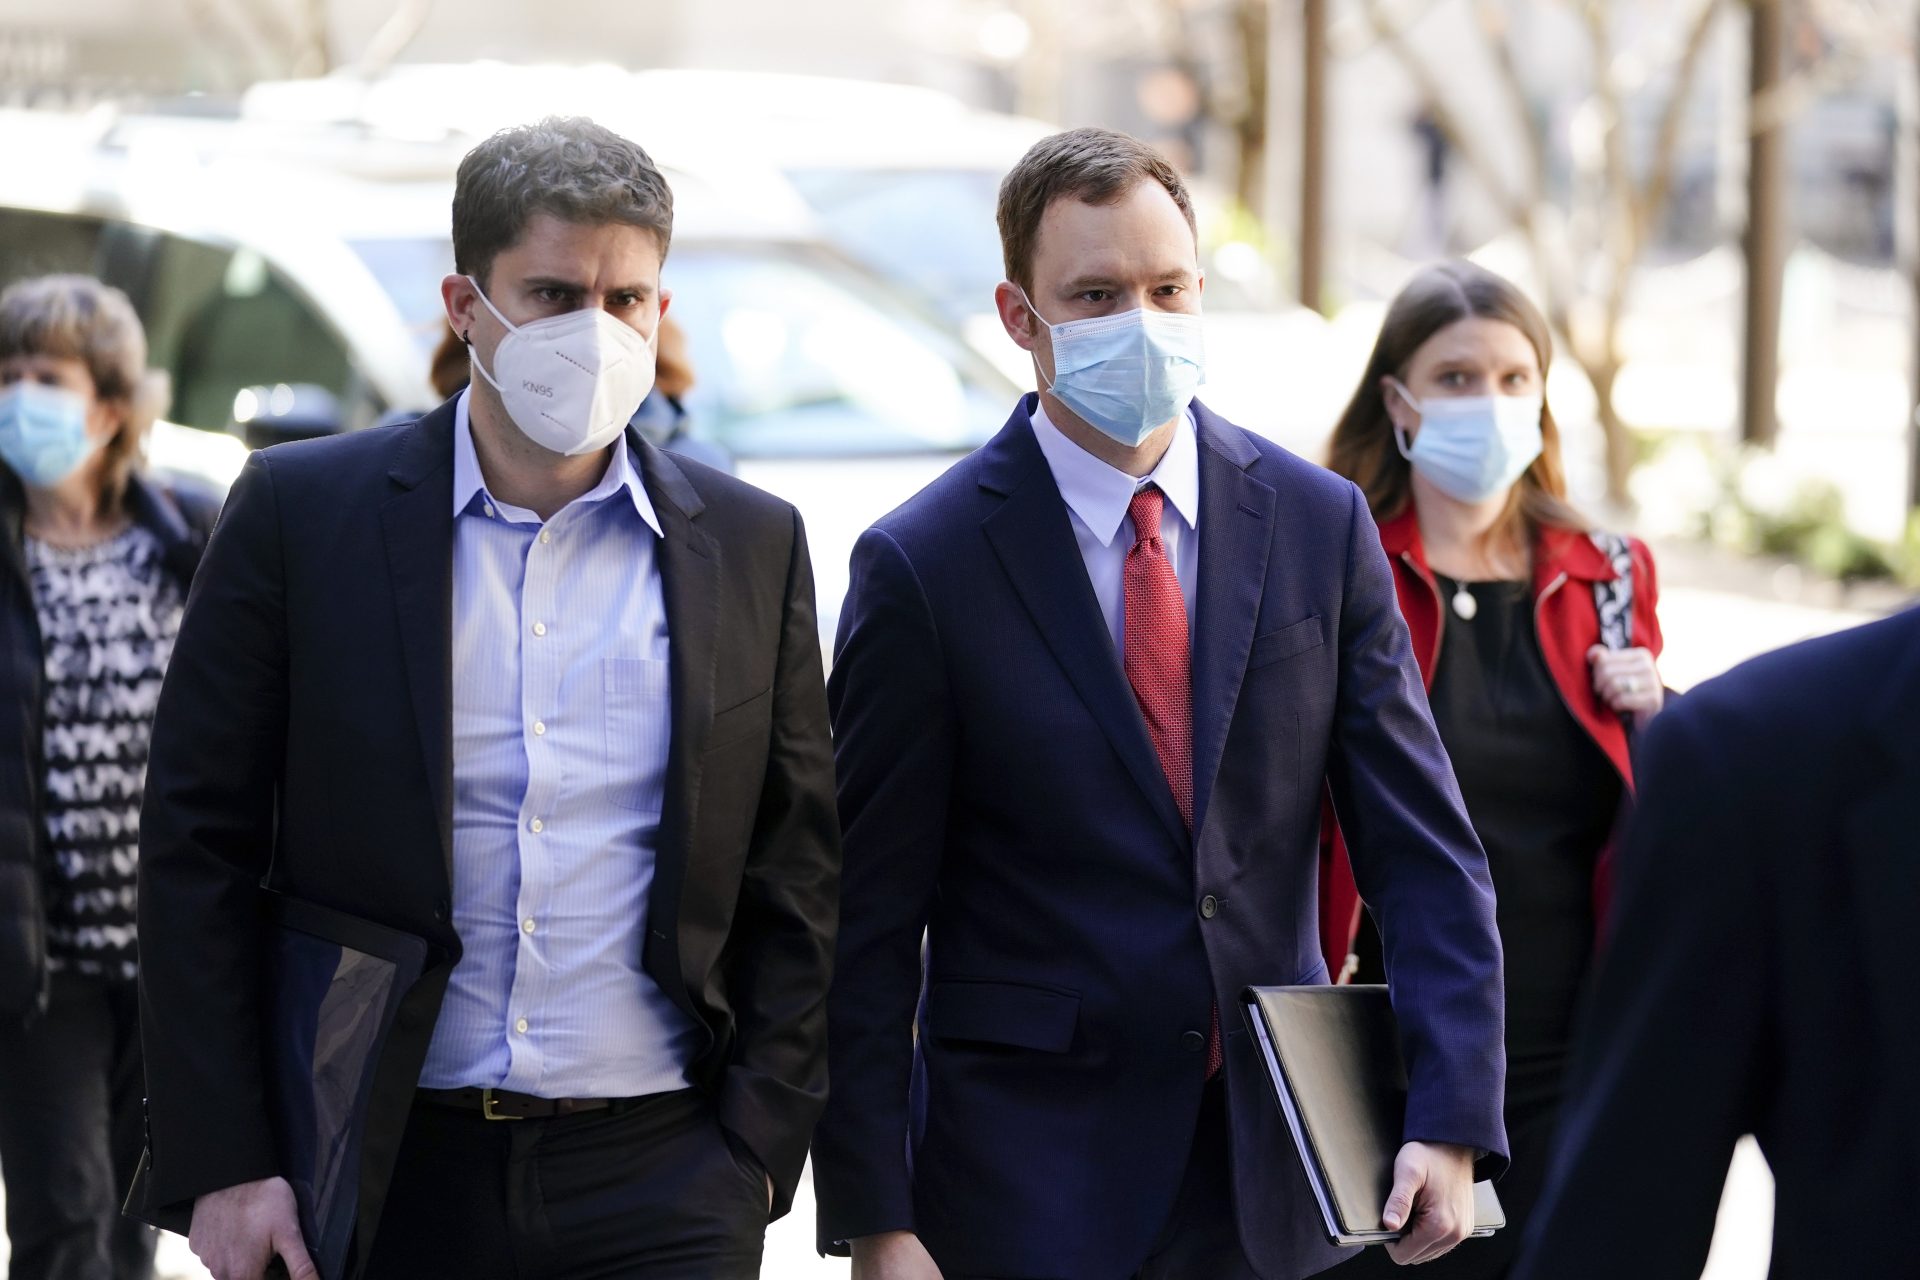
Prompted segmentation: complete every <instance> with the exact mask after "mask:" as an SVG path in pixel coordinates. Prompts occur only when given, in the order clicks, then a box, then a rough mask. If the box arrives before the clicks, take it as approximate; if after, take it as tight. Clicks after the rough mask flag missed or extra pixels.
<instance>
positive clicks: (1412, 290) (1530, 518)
mask: <svg viewBox="0 0 1920 1280" xmlns="http://www.w3.org/2000/svg"><path fill="white" fill-rule="evenodd" d="M1473 318H1478V319H1482V320H1497V321H1500V322H1501V323H1503V324H1510V325H1512V326H1513V327H1514V328H1516V329H1518V330H1519V331H1520V332H1521V333H1523V334H1525V335H1526V338H1527V341H1528V342H1529V343H1530V344H1532V346H1533V353H1534V355H1535V356H1536V357H1538V359H1539V361H1540V374H1541V378H1542V387H1543V394H1544V380H1545V377H1546V373H1547V369H1548V367H1549V366H1550V365H1551V364H1552V363H1553V331H1552V330H1551V329H1549V328H1548V327H1547V320H1546V317H1545V316H1543V315H1541V314H1540V308H1538V307H1536V306H1534V305H1533V300H1532V299H1531V298H1529V297H1527V295H1526V294H1525V293H1522V292H1521V291H1520V287H1519V286H1518V285H1516V284H1514V283H1513V282H1512V281H1511V280H1508V279H1506V278H1505V277H1503V276H1497V275H1495V274H1494V273H1493V272H1491V271H1488V270H1487V269H1486V268H1485V267H1481V266H1477V265H1475V264H1474V263H1471V262H1467V261H1464V260H1456V261H1452V262H1442V263H1438V264H1436V265H1434V266H1431V267H1428V268H1427V269H1426V270H1424V271H1422V272H1421V273H1420V274H1419V275H1417V276H1415V277H1414V278H1413V279H1412V280H1411V281H1410V282H1408V284H1407V286H1406V287H1405V288H1403V289H1402V290H1400V292H1399V294H1398V295H1397V296H1396V297H1395V298H1394V300H1393V304H1392V305H1391V306H1390V307H1388V308H1387V318H1386V320H1385V321H1384V322H1383V323H1382V324H1381V326H1380V337H1379V338H1378V339H1377V340H1376V341H1375V343H1374V345H1373V356H1372V358H1370V359H1369V360H1368V361H1367V371H1366V373H1365V374H1363V375H1362V376H1361V378H1360V385H1359V387H1358V388H1357V389H1356V390H1355V391H1354V393H1353V399H1352V400H1351V401H1350V402H1349V403H1348V404H1347V410H1346V412H1345V413H1343V414H1341V415H1340V422H1339V425H1338V426H1336V427H1335V428H1334V429H1333V441H1332V443H1331V445H1330V446H1329V449H1328V456H1327V465H1328V466H1329V467H1330V468H1332V469H1333V470H1334V471H1336V472H1338V473H1339V474H1341V475H1343V476H1345V477H1346V478H1347V479H1349V480H1351V481H1353V482H1354V483H1355V484H1357V485H1359V486H1360V490H1361V492H1363V493H1364V494H1366V495H1367V506H1368V507H1369V508H1371V509H1372V511H1373V516H1374V519H1376V520H1378V521H1380V522H1381V523H1383V524H1384V523H1386V522H1387V521H1389V520H1392V519H1393V518H1394V517H1396V516H1398V515H1400V514H1401V513H1402V512H1404V511H1405V510H1406V509H1407V506H1408V504H1409V503H1411V502H1412V501H1413V466H1412V464H1411V463H1409V462H1408V461H1407V460H1406V458H1405V457H1403V456H1402V455H1401V453H1400V447H1399V444H1398V442H1397V440H1396V439H1395V436H1394V429H1393V419H1392V418H1391V417H1389V416H1388V414H1387V398H1386V395H1385V393H1384V392H1382V390H1381V382H1382V381H1383V380H1384V379H1386V378H1399V379H1402V380H1405V378H1406V374H1407V364H1408V362H1410V361H1411V360H1412V359H1413V356H1414V353H1415V352H1417V351H1419V350H1420V348H1421V347H1423V346H1425V345H1426V343H1427V340H1428V339H1429V338H1431V337H1433V335H1434V334H1436V333H1439V332H1440V331H1441V330H1442V329H1445V328H1448V327H1450V326H1452V325H1454V324H1457V323H1459V322H1460V321H1462V320H1467V319H1473ZM1540 435H1541V438H1542V442H1543V444H1542V448H1541V451H1540V456H1539V457H1538V458H1535V459H1534V461H1533V465H1532V466H1530V467H1528V468H1527V470H1526V472H1525V474H1523V475H1522V476H1521V477H1520V480H1519V483H1517V484H1515V485H1514V487H1513V496H1512V500H1511V501H1509V502H1508V504H1507V508H1506V510H1505V511H1504V512H1502V513H1501V516H1500V519H1499V520H1498V521H1496V522H1495V524H1494V526H1493V528H1492V529H1490V530H1489V531H1488V537H1489V538H1490V539H1496V540H1497V539H1500V538H1502V537H1507V536H1511V535H1514V534H1517V533H1521V532H1524V533H1525V534H1527V535H1528V538H1527V539H1524V540H1522V545H1525V544H1526V541H1529V540H1530V539H1531V537H1532V535H1535V534H1538V533H1539V532H1540V530H1541V529H1543V528H1557V529H1573V530H1578V531H1581V532H1585V531H1586V530H1587V529H1588V528H1589V527H1590V526H1589V525H1588V522H1587V520H1586V519H1585V517H1583V516H1581V514H1580V513H1579V512H1578V511H1576V510H1575V509H1574V508H1573V506H1572V505H1571V504H1570V503H1569V502H1568V501H1567V476H1566V469H1565V467H1564V466H1563V465H1562V463H1561V460H1560V428H1559V425H1558V424H1557V423H1555V422H1554V419H1553V410H1552V409H1551V408H1548V407H1546V406H1545V403H1544V401H1543V402H1542V407H1541V411H1540Z"/></svg>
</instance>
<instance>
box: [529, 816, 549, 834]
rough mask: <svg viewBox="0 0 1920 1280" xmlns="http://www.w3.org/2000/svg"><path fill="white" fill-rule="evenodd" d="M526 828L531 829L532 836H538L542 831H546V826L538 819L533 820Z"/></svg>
mask: <svg viewBox="0 0 1920 1280" xmlns="http://www.w3.org/2000/svg"><path fill="white" fill-rule="evenodd" d="M528 826H529V827H531V828H532V830H533V834H535V835H539V834H540V833H541V832H542V831H545V830H546V829H547V824H546V823H544V822H542V821H540V819H538V818H535V819H534V820H533V821H532V822H531V823H529V824H528Z"/></svg>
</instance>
